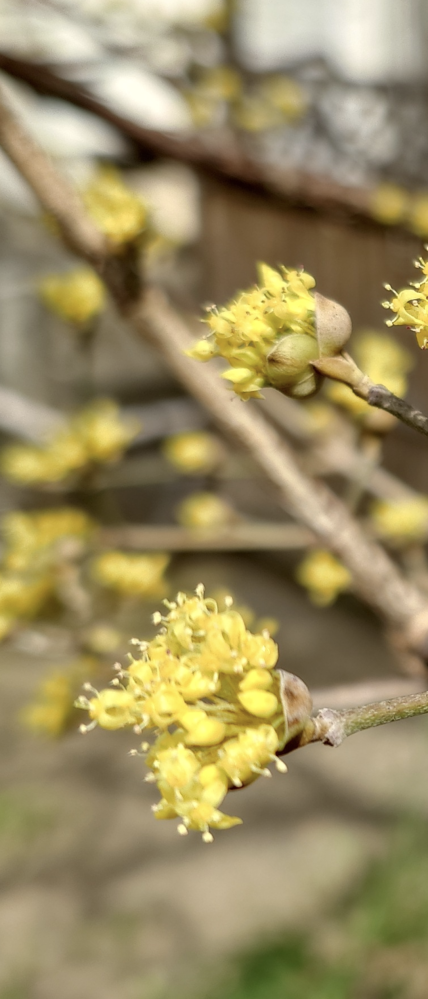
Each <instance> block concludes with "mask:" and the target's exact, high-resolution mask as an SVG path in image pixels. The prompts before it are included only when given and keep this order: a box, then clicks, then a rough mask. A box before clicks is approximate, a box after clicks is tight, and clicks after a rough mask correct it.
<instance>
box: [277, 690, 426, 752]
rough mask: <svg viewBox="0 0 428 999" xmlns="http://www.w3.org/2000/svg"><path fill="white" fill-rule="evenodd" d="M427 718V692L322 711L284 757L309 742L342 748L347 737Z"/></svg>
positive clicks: (286, 747) (291, 744)
mask: <svg viewBox="0 0 428 999" xmlns="http://www.w3.org/2000/svg"><path fill="white" fill-rule="evenodd" d="M426 714H428V691H422V692H421V693H417V694H405V695H403V696H401V697H391V698H389V699H388V700H386V701H374V702H373V703H371V704H362V705H360V706H358V707H355V708H347V709H344V710H340V711H336V710H334V709H333V708H321V710H320V711H318V714H317V715H315V717H314V718H310V719H309V720H308V721H307V723H306V725H305V727H304V729H303V730H302V732H301V733H300V736H299V738H298V740H297V741H295V742H294V743H292V742H289V743H288V744H287V745H286V746H285V747H284V750H283V754H285V753H287V752H290V751H291V750H293V749H299V748H300V747H301V746H306V745H308V744H309V743H310V742H323V743H324V744H325V745H326V746H340V745H341V744H342V742H344V740H345V739H347V738H348V736H350V735H354V734H355V733H356V732H363V731H364V730H365V729H368V728H377V727H378V726H379V725H387V724H388V723H389V722H394V721H402V719H404V718H414V717H416V716H417V715H426ZM283 754H281V755H283Z"/></svg>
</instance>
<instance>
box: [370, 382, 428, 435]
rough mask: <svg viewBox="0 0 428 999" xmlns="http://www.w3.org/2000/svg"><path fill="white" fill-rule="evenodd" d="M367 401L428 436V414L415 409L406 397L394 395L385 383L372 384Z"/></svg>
mask: <svg viewBox="0 0 428 999" xmlns="http://www.w3.org/2000/svg"><path fill="white" fill-rule="evenodd" d="M367 402H368V404H369V406H375V407H376V409H383V410H384V411H385V413H391V415H392V416H396V417H397V420H401V422H402V423H405V424H406V425H407V426H408V427H412V430H417V431H418V432H419V433H420V434H425V436H426V437H428V416H424V414H423V413H421V412H420V411H419V409H414V407H413V406H411V405H410V404H409V403H408V402H405V400H404V399H400V397H399V396H397V395H394V393H393V392H390V391H389V389H387V388H385V385H372V386H371V387H370V388H369V389H368V392H367Z"/></svg>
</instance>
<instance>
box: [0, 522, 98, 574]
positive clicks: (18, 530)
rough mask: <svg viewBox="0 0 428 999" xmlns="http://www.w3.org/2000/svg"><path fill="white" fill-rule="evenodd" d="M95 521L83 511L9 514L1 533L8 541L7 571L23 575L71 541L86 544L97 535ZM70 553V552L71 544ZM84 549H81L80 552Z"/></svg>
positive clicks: (6, 553) (5, 554) (4, 556)
mask: <svg viewBox="0 0 428 999" xmlns="http://www.w3.org/2000/svg"><path fill="white" fill-rule="evenodd" d="M94 528H95V525H94V522H93V521H92V519H91V518H90V517H88V515H87V514H86V513H83V511H82V510H77V509H75V508H73V507H58V508H56V509H52V510H34V511H32V512H30V513H24V512H21V511H18V510H13V511H11V513H7V514H5V516H4V517H3V519H2V523H1V531H2V535H3V538H4V542H5V549H4V554H3V564H4V566H5V568H7V569H12V570H14V571H18V572H22V571H25V570H28V569H34V566H35V564H37V565H40V564H43V563H46V562H47V561H49V560H51V559H52V554H54V552H53V550H54V549H56V548H57V546H58V545H59V544H60V543H61V545H62V546H63V545H64V543H68V542H70V541H74V542H76V541H77V542H78V543H83V544H86V543H87V542H88V541H89V539H90V538H91V536H92V534H93V532H94ZM67 550H68V551H70V547H69V545H68V547H67ZM79 550H80V549H79Z"/></svg>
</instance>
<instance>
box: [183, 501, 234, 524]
mask: <svg viewBox="0 0 428 999" xmlns="http://www.w3.org/2000/svg"><path fill="white" fill-rule="evenodd" d="M233 519H234V514H233V510H232V508H231V507H230V506H229V504H228V503H226V502H225V500H223V499H222V498H221V496H216V494H215V493H192V494H191V496H187V497H186V499H185V500H182V502H181V503H180V505H179V507H178V508H177V520H178V522H179V524H182V525H183V527H195V528H198V527H199V528H218V527H226V526H227V525H228V524H230V523H231V522H232V521H233Z"/></svg>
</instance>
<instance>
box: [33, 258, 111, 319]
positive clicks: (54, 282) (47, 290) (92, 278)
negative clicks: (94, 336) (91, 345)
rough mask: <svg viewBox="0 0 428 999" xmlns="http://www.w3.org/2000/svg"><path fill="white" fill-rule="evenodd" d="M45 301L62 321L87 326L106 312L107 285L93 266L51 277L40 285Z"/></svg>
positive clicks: (46, 278) (47, 276)
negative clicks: (101, 313) (105, 285)
mask: <svg viewBox="0 0 428 999" xmlns="http://www.w3.org/2000/svg"><path fill="white" fill-rule="evenodd" d="M39 292H40V297H41V299H42V301H43V302H44V303H45V305H47V307H48V308H49V309H51V310H52V312H55V313H56V314H57V315H58V316H60V318H61V319H65V320H66V322H69V323H71V324H72V325H75V326H84V325H85V324H87V323H88V322H90V320H91V319H93V318H94V317H95V316H97V315H99V313H100V312H102V310H103V309H104V306H105V301H106V296H105V290H104V285H103V283H102V281H100V279H99V277H98V276H97V274H96V273H95V271H93V270H92V269H91V268H90V267H78V268H76V269H75V270H73V271H69V272H68V273H66V274H49V275H46V277H45V278H43V280H42V281H41V282H40V285H39Z"/></svg>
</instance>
